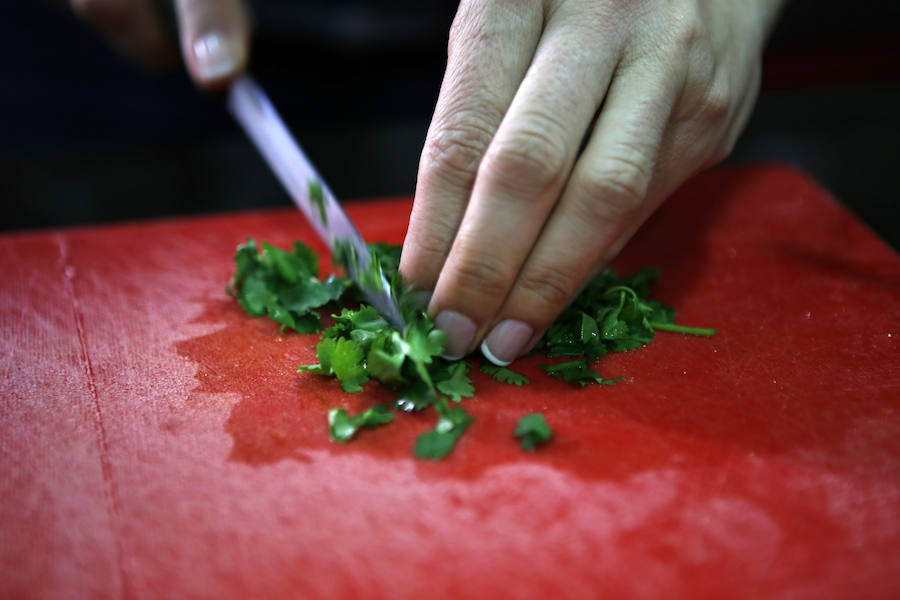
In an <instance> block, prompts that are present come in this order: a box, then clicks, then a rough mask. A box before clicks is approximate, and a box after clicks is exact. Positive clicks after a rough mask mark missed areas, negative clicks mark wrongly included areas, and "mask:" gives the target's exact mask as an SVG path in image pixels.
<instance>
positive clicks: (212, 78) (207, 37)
mask: <svg viewBox="0 0 900 600" xmlns="http://www.w3.org/2000/svg"><path fill="white" fill-rule="evenodd" d="M190 52H191V60H189V61H188V68H189V70H190V71H191V75H192V76H193V78H194V80H195V81H196V82H197V83H198V84H199V85H201V86H203V87H208V88H214V87H219V86H222V85H225V84H227V83H230V82H231V81H232V80H234V79H235V78H237V77H238V76H239V75H240V74H241V73H242V72H243V70H244V67H245V65H246V62H247V41H246V38H245V37H244V36H240V35H234V34H227V33H224V32H221V31H210V32H206V33H204V34H202V35H200V36H198V37H197V38H195V39H194V40H193V41H192V42H191V44H190Z"/></svg>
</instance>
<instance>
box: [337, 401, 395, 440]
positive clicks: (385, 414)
mask: <svg viewBox="0 0 900 600" xmlns="http://www.w3.org/2000/svg"><path fill="white" fill-rule="evenodd" d="M393 420H394V415H393V414H392V413H391V412H390V411H389V410H388V409H387V407H385V406H383V405H381V404H379V405H378V406H373V407H372V408H370V409H369V410H367V411H365V412H362V413H360V414H358V415H355V416H352V417H351V416H350V415H348V414H347V411H345V410H344V409H343V408H332V409H331V410H329V411H328V429H329V431H330V432H331V439H333V440H334V441H335V442H341V443H344V442H347V441H349V440H350V438H352V437H353V436H354V435H356V432H357V431H359V429H360V428H361V427H377V426H379V425H384V424H385V423H390V422H391V421H393Z"/></svg>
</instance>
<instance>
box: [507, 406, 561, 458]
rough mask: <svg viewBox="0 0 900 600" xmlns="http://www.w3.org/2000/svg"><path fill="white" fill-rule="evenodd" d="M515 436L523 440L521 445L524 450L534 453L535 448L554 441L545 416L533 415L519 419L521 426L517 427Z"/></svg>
mask: <svg viewBox="0 0 900 600" xmlns="http://www.w3.org/2000/svg"><path fill="white" fill-rule="evenodd" d="M513 435H515V436H516V437H518V438H521V441H520V443H521V445H522V448H523V449H524V450H527V451H528V452H534V449H535V447H537V446H538V445H540V444H546V443H547V442H549V441H550V440H551V439H553V430H552V429H550V426H549V425H547V421H546V419H544V415H542V414H541V413H533V414H530V415H525V416H524V417H522V418H521V419H519V424H518V425H516V430H515V431H514V432H513Z"/></svg>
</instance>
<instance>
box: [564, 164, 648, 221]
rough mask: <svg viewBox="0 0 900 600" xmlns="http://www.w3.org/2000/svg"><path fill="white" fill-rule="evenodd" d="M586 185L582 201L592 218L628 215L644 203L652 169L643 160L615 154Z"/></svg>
mask: <svg viewBox="0 0 900 600" xmlns="http://www.w3.org/2000/svg"><path fill="white" fill-rule="evenodd" d="M582 185H583V187H584V195H583V198H584V199H583V201H582V202H581V203H580V204H581V206H582V209H583V210H585V211H587V212H588V214H587V215H585V218H587V219H589V221H588V222H597V221H598V220H601V221H602V220H609V219H610V217H614V218H627V217H628V216H630V215H631V214H633V213H634V212H635V211H636V210H638V208H639V207H640V206H641V204H642V203H643V201H644V198H645V196H646V195H647V189H648V187H649V185H650V173H649V171H648V169H647V167H646V166H644V164H643V163H642V162H640V161H637V160H634V159H630V158H625V157H622V156H618V157H612V156H611V157H608V158H606V159H604V160H603V161H602V162H601V163H600V164H599V165H597V166H596V168H595V170H594V173H593V174H592V175H591V176H590V177H589V179H588V180H587V181H586V182H584V183H583V184H582Z"/></svg>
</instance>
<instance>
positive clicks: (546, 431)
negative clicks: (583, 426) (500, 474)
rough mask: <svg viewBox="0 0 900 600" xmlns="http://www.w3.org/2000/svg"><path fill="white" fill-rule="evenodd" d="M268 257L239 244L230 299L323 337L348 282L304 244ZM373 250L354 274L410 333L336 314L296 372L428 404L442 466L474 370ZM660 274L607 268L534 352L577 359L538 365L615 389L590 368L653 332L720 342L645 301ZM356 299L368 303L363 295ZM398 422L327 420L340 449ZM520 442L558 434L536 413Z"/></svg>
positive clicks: (426, 446) (462, 421)
mask: <svg viewBox="0 0 900 600" xmlns="http://www.w3.org/2000/svg"><path fill="white" fill-rule="evenodd" d="M314 188H315V186H314V185H313V184H312V183H311V184H310V199H311V200H313V202H314V203H315V204H316V205H317V206H319V210H320V216H322V219H323V222H324V219H325V212H324V197H323V196H322V190H321V187H319V188H318V191H315V189H314ZM316 198H320V199H322V201H321V202H320V201H318V200H316ZM333 247H334V254H333V258H332V260H333V262H334V263H335V264H336V265H338V266H343V267H344V268H348V265H356V264H357V259H358V257H357V255H356V249H355V248H354V247H353V246H351V245H350V244H348V243H341V242H336V243H334V244H333ZM261 248H262V250H261V251H257V249H256V243H255V242H254V241H253V240H252V239H251V240H248V242H247V243H246V244H243V245H241V246H239V247H238V249H237V252H236V254H235V257H234V261H235V272H234V276H233V277H232V278H231V280H230V282H229V285H228V288H227V290H228V292H229V293H230V294H232V295H234V296H235V297H236V298H237V300H238V302H239V303H240V304H241V306H242V307H243V308H244V310H246V311H247V312H248V313H249V314H251V315H253V316H268V317H269V318H271V319H273V320H275V321H277V322H278V323H281V325H282V329H285V328H291V329H295V330H297V331H299V332H301V333H311V332H315V331H319V330H320V329H321V321H320V319H319V309H320V308H321V307H323V306H325V305H327V304H328V303H329V302H333V301H336V300H338V299H340V298H341V297H342V294H343V292H344V291H345V290H346V289H347V288H348V287H349V286H350V280H349V279H348V278H346V277H335V276H330V277H328V278H326V279H325V280H324V281H320V280H319V279H318V257H317V256H316V254H315V253H314V252H313V251H312V250H311V249H310V248H309V247H308V246H306V245H305V244H303V243H302V242H296V243H295V244H294V247H293V252H285V251H283V250H279V249H277V248H274V247H273V246H270V245H269V244H265V243H263V244H262V245H261ZM369 249H370V253H371V254H370V256H371V263H370V267H369V268H368V269H367V270H366V272H365V273H360V274H359V276H360V281H361V284H362V285H363V286H365V287H372V286H377V288H378V289H379V290H380V289H381V288H382V287H383V285H384V282H385V281H387V282H389V284H390V291H391V294H392V295H393V296H394V298H395V300H396V301H397V303H398V306H399V307H400V312H401V315H402V316H403V319H404V322H405V323H406V326H405V327H404V329H403V331H395V330H393V329H392V328H391V326H390V325H389V324H388V322H387V321H386V320H385V319H384V318H383V317H382V316H381V315H379V314H378V312H377V311H376V310H375V309H374V308H372V307H371V306H367V305H365V304H361V305H359V307H358V308H356V309H351V308H347V307H346V306H345V307H343V308H342V309H341V312H340V313H339V314H335V315H332V316H333V317H334V324H333V325H332V326H331V327H329V328H328V329H326V330H325V331H323V332H322V334H321V337H322V339H321V341H320V342H319V344H318V345H317V346H316V358H317V359H318V363H317V364H314V365H301V366H299V367H297V370H298V371H301V372H309V373H315V374H319V375H325V376H331V377H335V378H337V380H338V381H339V382H340V385H341V387H342V388H343V389H344V390H345V391H346V392H358V391H360V390H362V389H363V385H365V384H366V382H368V381H369V380H370V379H375V380H377V381H378V382H379V383H381V384H382V385H386V386H389V387H392V388H394V389H396V390H397V397H396V400H395V403H394V407H395V408H397V409H399V410H402V411H405V412H413V411H421V410H425V409H427V408H429V407H432V406H433V407H434V409H435V411H436V412H437V414H438V422H437V425H436V426H435V428H434V429H433V430H431V431H428V432H426V433H424V434H422V435H421V436H419V438H418V439H417V440H416V444H415V448H414V450H413V452H414V454H415V455H416V456H418V457H420V458H428V459H435V460H436V459H439V458H442V457H443V456H445V455H446V454H447V453H449V452H450V451H451V450H452V449H453V447H454V446H455V444H456V442H457V440H458V439H459V437H460V436H461V435H462V434H463V432H464V431H465V430H466V429H467V428H468V427H469V425H471V423H472V422H473V418H472V417H471V416H469V415H468V413H466V411H465V410H463V408H462V407H460V406H453V407H451V406H450V405H449V404H448V401H452V402H455V403H460V402H461V401H462V399H463V398H471V397H473V396H474V395H475V388H474V386H473V385H472V380H471V379H470V378H469V371H470V369H471V367H470V365H469V364H468V363H467V362H465V361H459V362H450V361H447V360H446V359H444V358H442V357H441V353H442V352H443V349H444V346H445V345H446V343H447V336H446V334H444V333H443V332H442V331H439V330H438V329H436V328H435V326H434V323H433V322H432V321H431V319H429V318H428V316H427V315H426V314H425V313H424V312H423V311H422V309H421V307H420V306H418V305H417V304H416V302H417V300H416V299H415V294H413V293H411V291H410V290H407V289H405V288H404V287H403V284H402V281H401V278H400V275H399V272H398V266H399V263H400V247H399V246H391V245H388V244H374V245H372V246H370V247H369ZM658 277H659V270H658V269H654V268H649V269H642V270H640V271H638V272H636V273H634V274H633V275H631V276H630V277H619V276H618V275H617V274H616V273H615V272H613V271H612V270H611V269H607V270H605V271H604V272H603V273H602V274H601V275H600V276H598V277H597V278H595V279H594V280H593V281H591V282H590V283H589V284H588V285H587V286H586V287H585V289H584V290H583V291H582V293H581V294H580V295H579V296H578V297H577V298H576V299H575V300H574V301H573V302H572V303H571V304H570V305H569V307H568V308H566V310H565V311H563V313H562V314H561V315H560V316H559V318H557V320H556V321H555V322H554V323H553V324H552V325H551V326H550V328H549V329H548V330H547V332H546V333H545V334H544V336H543V338H542V339H541V340H540V341H539V342H538V344H537V346H536V351H540V352H543V353H545V354H546V356H547V357H548V358H553V357H569V358H570V360H568V361H566V362H562V363H559V364H555V365H541V368H542V369H543V370H544V371H546V372H547V373H548V374H549V375H551V376H553V377H556V378H558V379H561V380H563V381H565V382H568V383H571V384H573V385H578V386H585V385H593V384H600V385H612V384H614V383H615V382H617V381H620V380H621V379H622V378H618V379H605V378H603V377H602V376H601V375H600V374H599V373H598V372H597V371H595V370H593V369H591V367H590V364H591V363H593V362H595V361H597V360H598V359H599V358H600V357H602V356H604V355H605V354H606V353H608V352H621V351H625V350H633V349H635V348H640V347H641V346H643V345H644V344H647V343H649V342H650V341H652V340H653V338H654V336H655V333H656V331H672V332H678V333H686V334H692V335H712V334H714V333H715V330H712V329H702V328H695V327H685V326H682V325H676V324H675V323H674V320H675V313H674V311H672V309H671V308H669V307H665V306H663V305H661V304H660V303H658V302H656V301H653V300H649V299H647V295H648V293H649V290H650V286H651V285H652V284H653V283H654V282H655V281H656V280H657V278H658ZM357 292H358V290H357ZM357 298H361V295H359V294H358V293H357ZM344 302H345V303H346V302H347V300H346V299H345V300H344ZM480 370H481V372H483V373H485V374H488V375H490V376H491V377H493V378H494V379H496V380H497V381H500V382H502V383H507V384H510V385H524V384H527V383H529V380H528V378H527V377H525V376H524V375H522V374H520V373H517V372H515V371H513V370H511V369H509V368H507V367H498V366H494V365H491V364H483V365H481V366H480ZM392 419H393V415H392V414H391V413H390V412H389V411H388V409H387V408H385V407H383V406H377V407H375V408H372V409H369V410H368V411H366V412H364V413H362V414H360V415H356V416H354V417H351V416H349V415H347V413H346V412H345V411H343V410H341V409H334V410H332V411H330V412H329V427H330V430H331V436H332V438H333V439H334V440H336V441H340V442H344V441H347V440H348V439H350V438H351V437H352V436H353V435H354V434H355V433H356V431H358V430H359V428H360V427H372V426H375V425H380V424H383V423H387V422H389V421H390V420H392ZM516 435H517V436H519V437H521V438H522V447H523V448H525V449H526V450H533V449H534V447H535V445H537V444H540V443H544V442H546V441H547V440H549V439H550V438H551V437H552V435H553V432H552V431H551V430H550V428H549V426H548V425H547V424H546V421H545V420H544V418H543V417H542V416H541V415H540V414H534V415H527V416H526V417H523V418H522V420H521V421H520V422H519V426H518V427H517V428H516Z"/></svg>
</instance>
